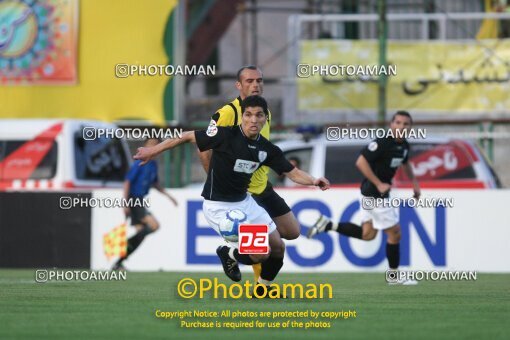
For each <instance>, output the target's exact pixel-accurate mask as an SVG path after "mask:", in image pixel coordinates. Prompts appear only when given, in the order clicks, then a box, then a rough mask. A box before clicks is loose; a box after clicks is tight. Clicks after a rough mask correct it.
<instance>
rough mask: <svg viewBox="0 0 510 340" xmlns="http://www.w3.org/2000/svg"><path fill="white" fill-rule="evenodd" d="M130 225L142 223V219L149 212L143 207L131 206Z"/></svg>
mask: <svg viewBox="0 0 510 340" xmlns="http://www.w3.org/2000/svg"><path fill="white" fill-rule="evenodd" d="M130 212H131V214H130V217H131V225H137V224H142V219H143V218H144V217H145V216H147V215H150V212H149V211H148V210H147V209H145V208H144V207H132V208H130Z"/></svg>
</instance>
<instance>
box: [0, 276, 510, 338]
mask: <svg viewBox="0 0 510 340" xmlns="http://www.w3.org/2000/svg"><path fill="white" fill-rule="evenodd" d="M244 276H245V278H252V275H251V273H249V272H247V271H246V270H245V271H244ZM185 277H191V278H195V279H200V278H214V277H217V278H218V279H219V280H220V282H221V283H225V284H230V281H228V279H226V278H225V277H224V276H223V274H222V273H192V274H188V273H172V272H155V273H137V272H128V273H127V280H126V281H103V282H80V281H71V282H49V283H42V284H41V283H35V281H34V278H35V271H34V270H5V269H3V270H0V339H26V338H38V339H41V338H51V339H55V338H62V339H71V338H76V339H81V338H102V339H106V338H108V339H114V338H115V339H116V338H129V339H145V338H161V339H183V338H190V339H203V338H206V337H207V338H210V339H218V340H223V339H244V338H250V339H264V338H265V337H268V338H270V339H271V340H272V339H280V338H281V339H305V338H306V339H353V338H358V339H444V338H456V339H510V275H508V274H504V275H503V274H478V279H477V281H475V282H473V281H471V282H421V283H420V284H419V285H417V286H388V285H387V284H386V283H385V282H384V274H383V273H370V274H368V273H361V274H353V273H335V274H331V273H328V274H323V273H316V274H315V273H314V274H286V273H283V274H281V275H280V277H279V281H278V282H280V283H284V282H287V283H303V284H305V283H317V284H318V283H330V284H331V285H332V286H333V299H323V300H306V299H285V300H269V299H264V300H249V299H239V300H235V299H213V298H211V296H207V297H206V298H204V299H199V298H193V299H183V298H180V297H179V296H178V295H177V293H176V289H177V288H176V287H177V283H178V281H179V280H180V279H182V278H185ZM158 309H159V310H161V311H182V310H207V311H218V312H220V311H222V310H231V311H238V310H239V311H257V312H262V311H296V310H302V311H304V310H307V309H311V310H314V311H341V310H349V309H350V310H355V311H356V313H357V317H356V318H350V319H345V320H344V319H340V320H333V321H330V322H331V328H328V329H317V328H315V329H308V330H304V329H297V328H290V329H267V328H264V329H261V328H258V329H236V330H232V329H225V328H214V329H186V328H181V327H180V321H179V320H176V319H166V320H165V319H160V318H156V317H155V311H156V310H158ZM286 319H288V318H285V319H282V320H286ZM192 320H197V319H196V318H195V319H192ZM200 320H203V321H207V319H205V320H204V319H200ZM239 320H243V321H250V319H238V320H234V321H239ZM259 320H261V319H260V318H259ZM322 320H323V321H325V320H324V319H322ZM223 321H227V320H225V319H223ZM264 321H271V320H264ZM273 321H274V320H273ZM300 321H306V320H303V319H301V320H300Z"/></svg>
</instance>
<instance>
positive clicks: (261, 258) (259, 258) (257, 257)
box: [250, 254, 269, 263]
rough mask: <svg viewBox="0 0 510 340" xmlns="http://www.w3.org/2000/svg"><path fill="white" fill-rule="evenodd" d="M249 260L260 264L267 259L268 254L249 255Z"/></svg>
mask: <svg viewBox="0 0 510 340" xmlns="http://www.w3.org/2000/svg"><path fill="white" fill-rule="evenodd" d="M250 258H251V260H252V261H253V262H255V263H262V262H264V261H266V260H267V259H268V258H269V254H256V255H250Z"/></svg>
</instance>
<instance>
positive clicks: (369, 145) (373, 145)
mask: <svg viewBox="0 0 510 340" xmlns="http://www.w3.org/2000/svg"><path fill="white" fill-rule="evenodd" d="M377 146H378V145H377V142H372V143H370V144H368V150H370V151H372V152H374V151H375V150H377Z"/></svg>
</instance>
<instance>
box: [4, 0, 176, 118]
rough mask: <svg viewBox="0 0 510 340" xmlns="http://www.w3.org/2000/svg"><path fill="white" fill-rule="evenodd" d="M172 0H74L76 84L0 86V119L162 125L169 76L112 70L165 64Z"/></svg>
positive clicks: (57, 2) (60, 1) (174, 2)
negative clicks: (122, 66) (120, 73)
mask: <svg viewBox="0 0 510 340" xmlns="http://www.w3.org/2000/svg"><path fill="white" fill-rule="evenodd" d="M46 2H47V3H50V1H47V0H46ZM177 2H178V0H150V1H139V0H107V1H105V0H82V1H79V11H78V18H79V20H78V25H77V27H78V30H79V31H78V32H79V34H78V37H79V40H78V77H77V81H76V84H75V85H71V86H62V85H58V86H57V85H53V86H48V85H45V86H30V85H27V84H20V85H17V86H12V84H11V85H9V86H5V85H0V118H84V119H97V120H104V121H115V120H121V119H143V120H148V121H151V122H153V123H155V124H163V123H164V111H163V94H164V89H165V86H166V84H167V83H168V81H169V77H168V76H165V75H155V76H149V75H146V76H130V77H128V78H122V77H118V76H116V73H115V72H116V65H117V64H135V65H137V64H141V65H165V64H168V63H169V60H168V56H167V55H166V53H165V49H164V45H163V35H164V32H165V27H166V25H167V22H168V20H169V17H170V14H171V12H172V10H173V9H174V7H175V6H176V5H177ZM28 3H32V2H28ZM37 3H43V2H41V1H39V2H37ZM60 3H61V4H62V6H64V4H65V3H66V1H63V0H59V1H57V0H55V1H51V4H55V6H57V5H58V4H60ZM56 27H60V26H56ZM0 52H1V51H0Z"/></svg>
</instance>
